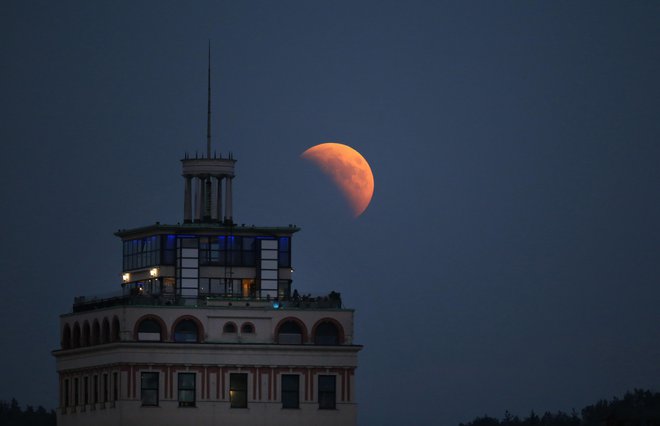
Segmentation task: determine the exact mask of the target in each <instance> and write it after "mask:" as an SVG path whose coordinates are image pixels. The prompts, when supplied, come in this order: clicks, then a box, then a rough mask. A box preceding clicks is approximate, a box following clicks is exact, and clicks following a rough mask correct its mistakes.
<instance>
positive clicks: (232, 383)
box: [229, 373, 248, 408]
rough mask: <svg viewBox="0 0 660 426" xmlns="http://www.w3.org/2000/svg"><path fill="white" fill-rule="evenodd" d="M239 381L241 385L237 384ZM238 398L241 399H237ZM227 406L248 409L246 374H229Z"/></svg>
mask: <svg viewBox="0 0 660 426" xmlns="http://www.w3.org/2000/svg"><path fill="white" fill-rule="evenodd" d="M239 379H241V382H243V383H237V381H238V380H239ZM237 385H240V386H237ZM240 396H243V398H242V399H241V398H239V397H240ZM229 406H230V407H231V408H248V374H247V373H229Z"/></svg>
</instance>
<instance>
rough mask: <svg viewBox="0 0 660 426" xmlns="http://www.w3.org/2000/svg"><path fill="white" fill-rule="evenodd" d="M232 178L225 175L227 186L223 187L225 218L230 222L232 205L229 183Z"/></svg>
mask: <svg viewBox="0 0 660 426" xmlns="http://www.w3.org/2000/svg"><path fill="white" fill-rule="evenodd" d="M233 180H234V178H233V177H229V176H228V177H227V178H226V179H225V181H226V185H227V187H226V188H225V220H226V221H229V222H232V219H233V217H232V214H233V213H232V205H231V183H232V181H233Z"/></svg>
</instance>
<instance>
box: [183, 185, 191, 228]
mask: <svg viewBox="0 0 660 426" xmlns="http://www.w3.org/2000/svg"><path fill="white" fill-rule="evenodd" d="M184 177H185V179H186V186H185V189H184V191H183V223H190V222H192V188H191V186H192V177H191V176H184Z"/></svg>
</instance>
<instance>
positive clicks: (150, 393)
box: [140, 372, 158, 406]
mask: <svg viewBox="0 0 660 426" xmlns="http://www.w3.org/2000/svg"><path fill="white" fill-rule="evenodd" d="M140 399H141V400H142V405H143V406H154V405H158V373H157V372H144V373H142V375H141V384H140Z"/></svg>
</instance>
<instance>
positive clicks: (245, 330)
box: [241, 322, 254, 334]
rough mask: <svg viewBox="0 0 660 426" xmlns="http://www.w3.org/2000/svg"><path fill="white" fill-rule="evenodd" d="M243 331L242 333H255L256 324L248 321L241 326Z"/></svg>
mask: <svg viewBox="0 0 660 426" xmlns="http://www.w3.org/2000/svg"><path fill="white" fill-rule="evenodd" d="M241 333H242V334H252V333H254V325H252V324H251V323H249V322H246V323H245V324H243V325H242V326H241Z"/></svg>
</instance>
